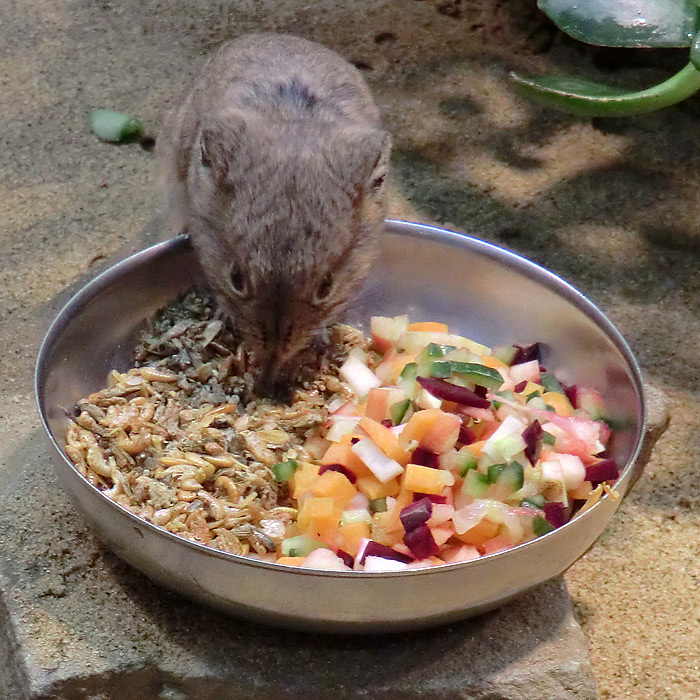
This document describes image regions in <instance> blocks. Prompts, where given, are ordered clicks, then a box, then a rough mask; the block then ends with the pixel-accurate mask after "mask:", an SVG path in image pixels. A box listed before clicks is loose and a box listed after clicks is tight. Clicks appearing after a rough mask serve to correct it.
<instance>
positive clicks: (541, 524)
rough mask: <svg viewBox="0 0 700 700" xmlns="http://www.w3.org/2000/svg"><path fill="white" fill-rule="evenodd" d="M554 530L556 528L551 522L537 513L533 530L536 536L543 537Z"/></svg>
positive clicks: (533, 520)
mask: <svg viewBox="0 0 700 700" xmlns="http://www.w3.org/2000/svg"><path fill="white" fill-rule="evenodd" d="M552 530H554V528H553V527H552V526H551V525H550V524H549V521H548V520H547V519H546V518H543V517H542V516H541V515H536V516H535V517H534V518H533V519H532V531H533V532H534V533H535V537H542V535H546V534H547V533H548V532H551V531H552Z"/></svg>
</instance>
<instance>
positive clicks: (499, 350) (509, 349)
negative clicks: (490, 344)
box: [491, 345, 517, 367]
mask: <svg viewBox="0 0 700 700" xmlns="http://www.w3.org/2000/svg"><path fill="white" fill-rule="evenodd" d="M516 352H517V348H515V346H513V345H496V346H495V347H494V348H493V349H492V350H491V356H492V357H495V358H496V359H497V360H500V361H501V362H503V363H504V364H506V365H508V366H509V367H510V365H511V364H512V363H513V360H514V359H515V353H516Z"/></svg>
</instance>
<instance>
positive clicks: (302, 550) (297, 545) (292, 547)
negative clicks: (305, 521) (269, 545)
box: [280, 535, 326, 557]
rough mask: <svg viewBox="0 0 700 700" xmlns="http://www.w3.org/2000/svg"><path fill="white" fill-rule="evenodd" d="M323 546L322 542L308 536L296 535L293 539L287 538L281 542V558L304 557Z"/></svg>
mask: <svg viewBox="0 0 700 700" xmlns="http://www.w3.org/2000/svg"><path fill="white" fill-rule="evenodd" d="M325 546H326V545H325V544H323V542H319V541H318V540H315V539H313V538H312V537H309V536H308V535H296V536H295V537H287V539H284V540H282V542H281V544H280V549H281V551H282V556H285V557H306V556H308V555H309V554H311V552H313V551H314V549H321V548H323V547H325Z"/></svg>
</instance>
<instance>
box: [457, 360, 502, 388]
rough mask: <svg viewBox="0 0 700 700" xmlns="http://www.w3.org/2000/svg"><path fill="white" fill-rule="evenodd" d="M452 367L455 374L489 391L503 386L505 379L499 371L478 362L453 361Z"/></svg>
mask: <svg viewBox="0 0 700 700" xmlns="http://www.w3.org/2000/svg"><path fill="white" fill-rule="evenodd" d="M450 367H451V369H452V371H453V372H454V373H455V374H458V375H462V376H465V377H466V378H467V379H469V381H471V382H473V383H474V384H478V385H479V386H484V387H486V388H487V389H498V387H499V386H501V384H503V377H502V376H501V374H500V372H498V370H495V369H493V368H491V367H487V366H486V365H480V364H478V363H476V362H456V361H451V362H450Z"/></svg>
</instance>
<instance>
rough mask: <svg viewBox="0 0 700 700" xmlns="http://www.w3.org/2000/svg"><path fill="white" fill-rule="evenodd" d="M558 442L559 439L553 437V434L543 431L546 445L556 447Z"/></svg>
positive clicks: (543, 440) (543, 439)
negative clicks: (555, 444)
mask: <svg viewBox="0 0 700 700" xmlns="http://www.w3.org/2000/svg"><path fill="white" fill-rule="evenodd" d="M556 440H557V439H556V438H555V437H554V435H552V433H548V432H547V431H546V430H544V431H542V442H543V443H544V444H545V445H550V446H552V445H554V443H555V442H556Z"/></svg>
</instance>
